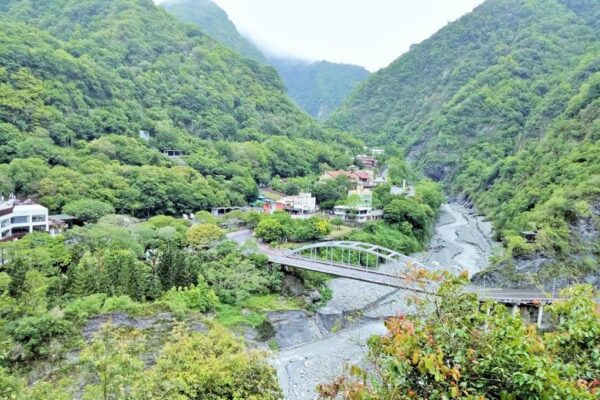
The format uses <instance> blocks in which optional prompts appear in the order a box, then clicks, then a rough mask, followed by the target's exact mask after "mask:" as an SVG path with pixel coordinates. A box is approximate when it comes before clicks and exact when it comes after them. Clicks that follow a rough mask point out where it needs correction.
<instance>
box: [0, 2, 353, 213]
mask: <svg viewBox="0 0 600 400" xmlns="http://www.w3.org/2000/svg"><path fill="white" fill-rule="evenodd" d="M0 21H1V23H0V93H1V95H0V148H1V149H2V151H1V152H0V178H1V179H0V192H2V193H5V194H7V193H9V192H11V191H15V192H16V193H17V194H18V195H20V196H34V197H36V198H38V199H40V200H41V201H42V202H43V203H44V204H47V205H48V206H49V207H50V208H51V211H52V212H58V211H60V210H61V209H62V207H63V206H64V205H66V204H67V203H69V202H73V201H75V200H79V199H87V198H92V199H98V200H101V201H103V202H106V203H109V204H111V205H112V206H114V208H115V209H116V211H118V212H123V213H133V214H136V215H140V216H147V215H151V214H155V213H170V214H178V213H182V212H194V211H197V210H199V209H202V208H206V207H210V206H217V205H218V206H222V205H228V204H232V205H235V204H244V203H246V202H247V201H248V200H252V199H253V198H254V197H255V196H256V195H257V193H258V191H257V183H261V182H268V181H269V180H270V178H271V177H272V176H275V175H279V176H282V177H284V176H298V175H306V174H309V173H313V172H318V171H319V170H320V169H321V168H322V167H323V166H327V165H329V166H336V165H337V166H342V165H345V164H346V163H348V162H349V160H348V159H346V157H345V156H341V157H340V156H339V154H342V151H341V148H340V147H336V146H337V145H333V146H322V144H321V143H323V141H330V140H331V141H333V139H334V138H335V141H336V142H337V143H339V142H340V139H341V142H342V143H343V142H344V141H345V140H344V139H343V135H340V134H339V133H337V132H326V131H324V130H322V129H321V128H320V127H319V126H318V125H316V123H315V122H314V121H313V120H312V119H311V118H310V117H309V116H308V115H306V114H305V113H303V112H302V111H300V110H299V109H298V108H297V107H296V106H295V105H294V104H293V103H292V102H291V101H290V100H289V99H288V97H287V96H286V93H285V89H284V86H283V83H282V82H281V80H280V78H279V77H278V76H277V73H276V72H275V71H274V70H273V69H272V68H269V67H265V66H262V65H261V64H258V63H256V62H254V61H251V60H249V59H246V58H243V57H241V56H239V55H237V54H236V53H234V52H233V51H231V50H229V49H226V48H225V47H223V46H221V45H220V44H218V43H217V42H215V41H214V40H212V39H211V38H209V37H208V36H206V35H205V34H204V33H203V32H202V31H201V30H200V29H198V28H196V27H194V26H192V25H182V24H180V23H178V22H177V21H176V20H175V19H174V18H173V17H171V16H169V15H168V14H167V13H165V12H164V11H163V10H162V9H160V8H157V7H156V6H155V5H154V4H153V2H152V1H151V0H109V1H100V0H85V1H79V0H55V1H52V2H44V3H43V6H42V5H41V3H40V2H36V1H27V0H9V1H4V2H2V4H1V5H0ZM140 130H145V131H149V132H150V135H151V138H150V140H149V141H148V142H146V141H144V140H141V139H139V138H138V131H140ZM347 143H351V142H347ZM173 149H175V150H181V151H183V152H184V154H185V155H186V156H185V157H184V159H183V161H182V160H180V159H175V160H169V159H167V158H166V157H163V156H162V154H161V152H162V151H164V150H173Z"/></svg>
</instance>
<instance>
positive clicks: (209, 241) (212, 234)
mask: <svg viewBox="0 0 600 400" xmlns="http://www.w3.org/2000/svg"><path fill="white" fill-rule="evenodd" d="M185 237H186V240H187V243H188V244H189V245H190V246H192V247H193V248H195V249H202V248H208V247H211V246H213V245H214V244H216V243H217V242H218V241H220V240H222V239H223V238H224V237H225V234H224V233H223V231H222V230H221V229H219V227H217V226H216V225H211V224H199V225H194V226H192V227H191V228H190V229H188V231H187V232H186V233H185Z"/></svg>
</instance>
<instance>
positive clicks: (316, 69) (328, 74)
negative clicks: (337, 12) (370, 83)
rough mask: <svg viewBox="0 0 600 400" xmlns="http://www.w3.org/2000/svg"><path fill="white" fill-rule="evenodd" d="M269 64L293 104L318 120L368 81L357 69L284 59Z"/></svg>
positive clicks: (362, 69)
mask: <svg viewBox="0 0 600 400" xmlns="http://www.w3.org/2000/svg"><path fill="white" fill-rule="evenodd" d="M269 61H270V63H271V65H273V67H275V69H276V70H277V72H279V74H280V75H281V77H282V78H283V80H284V82H285V85H286V87H287V88H288V91H289V95H290V97H291V98H292V99H293V100H294V101H295V102H296V104H298V105H299V106H300V108H302V109H303V110H304V111H306V112H307V113H309V114H310V115H312V116H313V117H315V118H318V119H320V120H324V119H326V118H327V117H328V116H329V115H330V114H331V113H332V112H333V111H335V110H336V109H337V108H338V107H339V106H340V105H341V104H342V102H343V101H344V99H345V98H346V97H347V96H348V95H349V94H350V93H351V92H352V91H353V90H354V89H355V88H356V87H358V85H359V84H360V83H361V82H362V81H364V80H365V79H367V78H368V77H369V71H367V70H366V69H365V68H363V67H360V66H358V65H350V64H336V63H332V62H328V61H318V62H307V61H304V60H294V59H285V58H271V59H270V60H269Z"/></svg>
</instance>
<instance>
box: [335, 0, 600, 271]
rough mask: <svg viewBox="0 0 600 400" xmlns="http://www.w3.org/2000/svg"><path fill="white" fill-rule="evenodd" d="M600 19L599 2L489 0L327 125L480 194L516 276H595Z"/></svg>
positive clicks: (376, 80)
mask: <svg viewBox="0 0 600 400" xmlns="http://www.w3.org/2000/svg"><path fill="white" fill-rule="evenodd" d="M598 21H600V3H599V2H597V1H590V0H539V1H525V0H489V1H487V2H485V3H484V4H483V5H481V6H480V7H478V8H476V9H475V10H474V12H472V13H470V14H468V15H466V16H464V17H463V18H461V19H460V20H458V21H456V22H454V23H452V24H450V25H448V26H447V27H445V28H443V29H442V30H440V31H439V32H438V33H436V34H435V35H434V36H433V37H431V38H430V39H428V40H426V41H424V42H423V43H421V44H418V45H415V46H413V47H412V49H411V50H410V51H409V52H408V53H407V54H405V55H403V56H401V57H400V58H399V59H397V60H396V61H395V62H394V63H393V64H392V65H391V66H390V67H388V68H386V69H384V70H381V71H379V72H378V73H376V74H374V75H373V76H372V77H371V78H370V79H369V80H368V81H367V82H366V83H365V84H363V85H361V87H360V88H359V89H358V90H357V91H355V92H354V93H353V94H352V95H351V96H350V97H349V98H348V99H347V101H346V102H345V104H344V105H343V106H342V107H341V108H340V109H339V110H338V111H337V112H336V113H335V114H334V115H333V116H332V117H331V119H330V124H331V125H333V126H336V127H340V128H344V129H351V130H354V131H355V132H357V133H358V134H359V136H360V137H361V138H362V139H364V140H366V141H370V142H373V143H378V144H389V145H397V146H401V147H402V148H404V149H405V151H406V154H407V155H408V157H409V158H410V159H411V160H412V161H414V163H415V164H416V165H418V166H419V167H420V168H421V169H422V170H423V171H424V172H426V173H427V174H428V175H429V176H431V177H434V178H436V179H440V180H444V181H445V182H446V183H447V185H448V187H449V188H450V189H451V190H452V191H453V193H455V194H463V195H465V196H467V197H469V198H470V199H471V200H473V201H474V202H475V203H476V204H477V205H478V206H479V207H480V209H481V210H482V211H483V212H485V213H486V214H487V215H488V216H489V217H490V218H491V219H492V220H493V222H494V223H495V228H496V231H497V234H498V236H499V237H500V238H502V239H503V240H504V243H505V244H506V246H507V248H508V252H507V254H505V257H504V259H503V260H499V263H498V265H499V266H500V267H501V269H502V271H504V272H506V271H511V274H510V278H511V279H514V280H515V281H520V280H522V279H523V276H524V275H522V274H519V273H516V274H513V273H512V272H515V270H514V268H512V267H516V268H517V271H516V272H536V271H539V270H540V269H541V271H543V273H548V274H552V275H557V274H559V275H562V276H565V277H572V276H575V277H581V276H584V275H588V274H590V273H596V274H597V272H598V271H599V267H598V265H599V263H598V256H599V255H600V254H599V253H600V249H599V248H598V243H600V242H599V239H600V234H599V231H598V223H599V217H600V198H599V191H598V184H599V182H600V158H599V155H600V144H599V142H598V141H599V139H600V119H599V113H600V99H599V97H600V23H599V22H598ZM523 231H533V232H534V233H535V235H536V236H535V240H534V241H532V242H527V241H526V239H525V238H524V237H523V236H524V235H523V234H522V232H523ZM515 257H516V261H517V262H516V263H514V258H515ZM507 265H508V266H509V267H506V266H507ZM542 275H543V274H542Z"/></svg>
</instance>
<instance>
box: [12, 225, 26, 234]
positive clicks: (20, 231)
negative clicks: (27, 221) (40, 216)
mask: <svg viewBox="0 0 600 400" xmlns="http://www.w3.org/2000/svg"><path fill="white" fill-rule="evenodd" d="M24 233H29V228H27V227H23V228H13V229H12V234H13V236H15V235H22V234H24Z"/></svg>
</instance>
